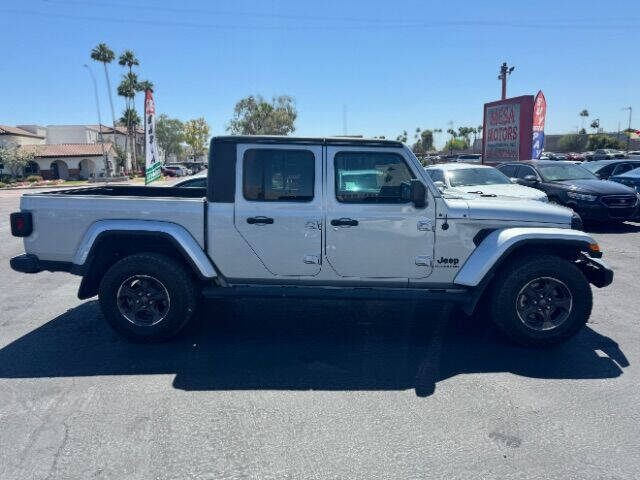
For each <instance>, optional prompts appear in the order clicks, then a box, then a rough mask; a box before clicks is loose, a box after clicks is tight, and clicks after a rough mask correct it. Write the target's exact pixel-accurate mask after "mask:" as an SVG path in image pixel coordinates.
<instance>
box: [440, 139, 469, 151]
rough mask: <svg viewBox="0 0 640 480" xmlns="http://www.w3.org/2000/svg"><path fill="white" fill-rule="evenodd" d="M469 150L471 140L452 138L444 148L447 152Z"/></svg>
mask: <svg viewBox="0 0 640 480" xmlns="http://www.w3.org/2000/svg"><path fill="white" fill-rule="evenodd" d="M468 148H469V140H468V139H466V138H452V139H451V140H449V141H448V142H447V144H446V145H445V146H444V149H445V150H449V151H450V152H453V151H461V150H466V149H468Z"/></svg>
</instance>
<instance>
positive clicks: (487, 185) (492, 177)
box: [425, 163, 549, 202]
mask: <svg viewBox="0 0 640 480" xmlns="http://www.w3.org/2000/svg"><path fill="white" fill-rule="evenodd" d="M425 170H426V171H427V173H428V174H429V176H430V177H431V180H433V181H434V182H435V183H436V185H437V186H438V187H440V188H445V189H455V190H458V191H462V192H466V193H475V194H478V195H481V196H483V197H487V198H492V197H493V198H501V199H519V200H537V201H540V202H548V201H549V199H548V198H547V195H546V194H545V193H544V192H541V191H540V190H537V189H535V188H530V187H525V186H523V185H518V184H517V183H514V182H512V181H511V179H510V178H509V177H507V176H506V175H505V174H504V173H502V172H501V171H500V170H498V169H497V168H493V167H489V166H486V165H470V164H466V163H443V164H441V165H433V166H430V167H426V168H425Z"/></svg>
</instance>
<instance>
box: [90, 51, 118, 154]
mask: <svg viewBox="0 0 640 480" xmlns="http://www.w3.org/2000/svg"><path fill="white" fill-rule="evenodd" d="M115 58H116V55H115V53H113V50H111V49H110V48H109V47H108V46H107V44H106V43H99V44H98V46H97V47H96V48H94V49H93V50H91V59H92V60H95V61H96V62H100V63H102V65H103V66H104V76H105V78H106V80H107V92H108V93H109V106H110V107H111V121H112V123H113V143H114V145H115V143H116V114H115V111H114V110H113V98H112V96H111V81H110V80H109V70H107V63H111V62H113V60H114V59H115Z"/></svg>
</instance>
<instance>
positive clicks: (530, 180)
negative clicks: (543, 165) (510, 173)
mask: <svg viewBox="0 0 640 480" xmlns="http://www.w3.org/2000/svg"><path fill="white" fill-rule="evenodd" d="M523 180H524V181H525V182H527V183H538V177H536V176H535V175H525V177H524V178H523Z"/></svg>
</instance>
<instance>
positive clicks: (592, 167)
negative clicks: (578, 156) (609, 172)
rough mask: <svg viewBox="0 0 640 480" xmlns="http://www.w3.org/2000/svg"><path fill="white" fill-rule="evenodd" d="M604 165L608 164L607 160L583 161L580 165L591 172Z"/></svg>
mask: <svg viewBox="0 0 640 480" xmlns="http://www.w3.org/2000/svg"><path fill="white" fill-rule="evenodd" d="M606 165H609V162H585V163H583V164H581V165H580V166H581V167H582V168H586V169H587V170H589V171H590V172H591V173H596V172H597V171H598V170H600V169H601V168H602V167H604V166H606Z"/></svg>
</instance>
